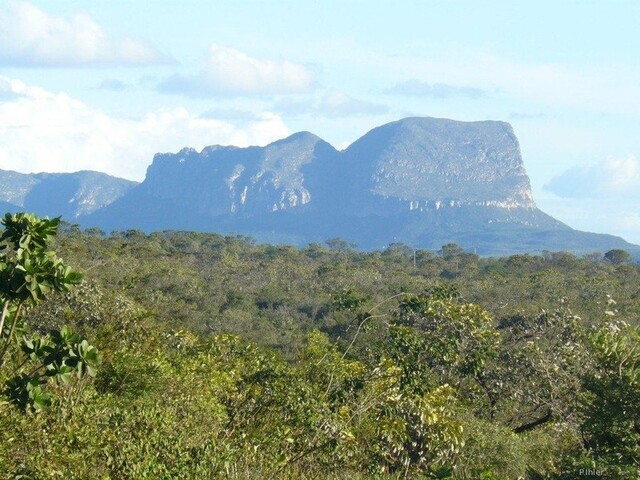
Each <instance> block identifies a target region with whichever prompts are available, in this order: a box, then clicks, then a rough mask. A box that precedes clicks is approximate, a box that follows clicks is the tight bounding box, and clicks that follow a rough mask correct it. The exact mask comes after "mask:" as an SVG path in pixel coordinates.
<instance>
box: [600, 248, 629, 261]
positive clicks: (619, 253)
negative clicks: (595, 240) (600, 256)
mask: <svg viewBox="0 0 640 480" xmlns="http://www.w3.org/2000/svg"><path fill="white" fill-rule="evenodd" d="M604 258H605V260H606V261H607V262H609V263H610V264H611V265H622V264H624V263H629V262H631V254H629V252H627V251H626V250H622V249H620V248H614V249H613V250H609V251H608V252H607V253H605V254H604Z"/></svg>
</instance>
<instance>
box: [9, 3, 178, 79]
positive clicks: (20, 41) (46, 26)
mask: <svg viewBox="0 0 640 480" xmlns="http://www.w3.org/2000/svg"><path fill="white" fill-rule="evenodd" d="M167 61H168V58H167V57H165V56H163V55H162V54H160V52H158V51H157V50H156V49H154V48H153V47H151V46H149V45H146V44H144V43H141V42H138V41H136V40H133V39H130V38H121V39H117V38H112V37H110V36H109V35H108V34H107V32H105V30H104V29H103V28H102V27H101V26H100V25H99V24H97V23H96V22H95V21H94V20H93V19H92V18H91V17H90V16H88V15H86V14H82V13H78V14H75V15H73V16H72V17H71V18H68V19H67V18H61V17H53V16H50V15H48V14H47V13H46V12H44V11H42V10H41V9H39V8H38V7H36V6H35V5H32V4H30V3H28V2H21V1H13V0H10V1H9V2H7V3H6V4H5V5H4V6H1V7H0V64H4V65H14V66H24V67H42V66H45V67H63V66H73V67H78V66H85V65H149V64H156V63H166V62H167Z"/></svg>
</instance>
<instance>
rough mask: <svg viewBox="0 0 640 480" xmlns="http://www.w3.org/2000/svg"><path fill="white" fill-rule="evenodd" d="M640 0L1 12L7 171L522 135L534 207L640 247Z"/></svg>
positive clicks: (125, 171)
mask: <svg viewBox="0 0 640 480" xmlns="http://www.w3.org/2000/svg"><path fill="white" fill-rule="evenodd" d="M638 25H640V2H632V1H587V0H583V1H554V2H544V1H535V2H534V1H531V2H522V1H520V2H519V1H513V0H512V1H508V2H507V1H504V2H497V1H496V2H477V1H473V2H472V1H466V2H465V1H446V2H445V1H441V2H436V1H399V0H396V1H395V2H390V1H389V2H382V1H381V2H371V1H366V2H365V1H344V0H343V1H324V2H304V1H301V0H298V1H297V2H293V1H277V2H276V1H242V2H239V1H211V0H209V1H204V0H201V1H195V0H194V1H188V0H183V1H180V2H169V1H146V2H131V1H121V0H111V1H109V2H106V1H94V2H91V1H74V0H65V1H64V2H60V1H56V2H52V1H31V2H22V1H13V0H9V1H4V0H0V137H1V139H2V141H0V168H4V169H13V170H17V171H23V172H33V171H74V170H80V169H96V170H102V171H105V172H107V173H111V174H114V175H118V176H123V177H126V178H131V179H136V180H142V178H143V177H144V174H145V170H146V167H147V166H148V165H149V164H150V162H151V159H152V156H153V154H154V153H155V152H158V151H177V150H179V149H180V148H182V147H184V146H192V147H195V148H198V149H200V148H202V147H204V146H206V145H210V144H215V143H221V144H235V145H240V146H245V145H250V144H266V143H269V142H270V141H273V140H275V139H277V138H281V137H283V136H286V135H287V134H289V133H293V132H295V131H299V130H308V131H311V132H313V133H315V134H317V135H319V136H321V137H322V138H324V139H325V140H327V141H329V142H330V143H332V144H333V145H334V146H336V147H337V148H344V147H346V146H347V145H348V144H349V143H351V142H353V141H354V140H356V139H357V138H358V137H360V136H361V135H363V134H364V133H366V132H367V131H368V130H370V129H371V128H373V127H375V126H378V125H380V124H383V123H386V122H389V121H393V120H397V119H399V118H402V117H405V116H413V115H419V116H434V117H446V118H453V119H457V120H485V119H493V120H504V121H507V122H509V123H511V124H512V125H513V128H514V130H515V132H516V135H517V136H518V138H519V140H520V144H521V149H522V154H523V158H524V162H525V167H526V169H527V171H528V173H529V176H530V178H531V182H532V186H533V191H534V198H535V200H536V201H537V203H538V205H539V206H540V207H541V208H542V209H543V210H545V211H546V212H547V213H549V214H551V215H553V216H555V217H556V218H559V219H560V220H563V221H565V222H566V223H568V224H569V225H571V226H573V227H575V228H580V229H583V230H589V231H597V232H606V233H614V234H618V235H622V236H623V237H625V238H626V239H628V240H630V241H633V242H636V243H640V128H639V127H640V55H639V54H638V52H640V35H639V34H638Z"/></svg>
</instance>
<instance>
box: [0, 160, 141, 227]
mask: <svg viewBox="0 0 640 480" xmlns="http://www.w3.org/2000/svg"><path fill="white" fill-rule="evenodd" d="M136 184H137V182H132V181H130V180H124V179H122V178H116V177H112V176H110V175H107V174H104V173H100V172H91V171H82V172H75V173H31V174H25V173H18V172H13V171H10V170H0V208H2V210H3V211H11V212H16V211H29V212H32V213H36V214H38V215H49V216H58V215H62V216H63V217H64V218H65V219H67V220H75V219H77V218H78V217H80V216H82V215H88V214H90V213H92V212H94V211H96V210H98V209H100V208H103V207H105V206H107V205H109V204H110V203H111V202H113V201H114V200H116V199H117V198H120V197H121V196H122V195H124V194H125V193H126V192H127V191H129V189H131V188H132V187H133V186H134V185H136Z"/></svg>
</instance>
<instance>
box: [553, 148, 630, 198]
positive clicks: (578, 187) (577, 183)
mask: <svg viewBox="0 0 640 480" xmlns="http://www.w3.org/2000/svg"><path fill="white" fill-rule="evenodd" d="M639 187H640V161H638V159H637V158H636V157H635V155H628V156H626V157H622V158H614V157H610V158H607V159H606V160H604V161H601V162H598V163H596V164H593V165H587V166H574V167H572V168H570V169H568V170H567V171H565V172H564V173H562V174H561V175H558V176H557V177H555V178H553V179H552V180H551V181H550V182H549V183H548V184H547V185H545V186H544V189H545V190H547V191H549V192H551V193H554V194H556V195H558V196H560V197H564V198H594V197H595V198H624V197H634V198H639V199H640V197H639V193H638V192H639Z"/></svg>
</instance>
